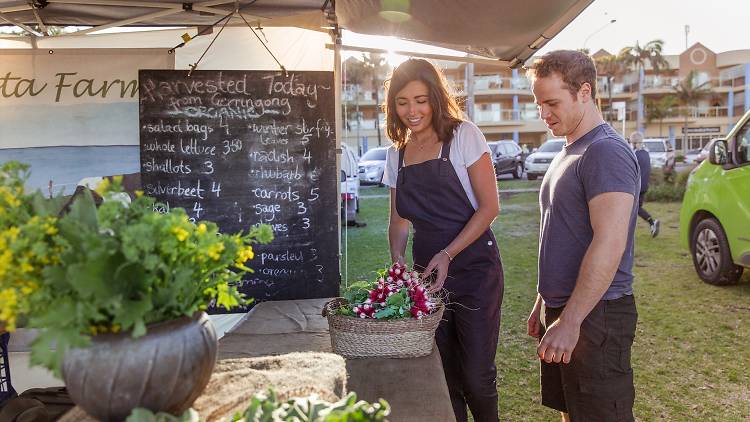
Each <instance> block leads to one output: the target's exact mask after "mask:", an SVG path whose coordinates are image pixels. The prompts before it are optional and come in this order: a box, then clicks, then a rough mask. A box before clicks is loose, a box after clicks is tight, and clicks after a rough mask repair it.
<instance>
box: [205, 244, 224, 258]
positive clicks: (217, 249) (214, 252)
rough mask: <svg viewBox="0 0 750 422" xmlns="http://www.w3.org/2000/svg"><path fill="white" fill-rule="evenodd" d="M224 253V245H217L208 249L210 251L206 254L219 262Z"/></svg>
mask: <svg viewBox="0 0 750 422" xmlns="http://www.w3.org/2000/svg"><path fill="white" fill-rule="evenodd" d="M222 251H224V244H223V243H215V244H213V245H211V246H209V247H208V251H207V252H206V254H207V255H208V256H209V257H210V258H211V259H213V260H214V261H218V260H219V259H220V258H221V252H222Z"/></svg>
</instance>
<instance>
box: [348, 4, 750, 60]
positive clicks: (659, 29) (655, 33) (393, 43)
mask: <svg viewBox="0 0 750 422" xmlns="http://www.w3.org/2000/svg"><path fill="white" fill-rule="evenodd" d="M550 1H554V0H550ZM612 19H615V20H616V22H614V23H610V21H611V20H612ZM685 25H689V26H690V30H689V32H688V46H691V45H693V44H694V43H696V42H701V43H702V44H703V45H705V46H706V47H708V48H709V49H711V50H712V51H714V52H716V53H721V52H724V51H730V50H742V49H750V0H710V1H705V0H595V1H594V2H593V3H592V4H591V5H590V6H589V7H588V8H586V9H585V10H584V11H583V12H582V13H581V14H580V15H578V17H577V18H576V19H574V20H573V21H572V22H571V23H570V24H569V25H568V26H567V27H565V29H563V30H562V31H561V32H560V33H559V34H558V35H557V36H556V37H554V38H553V39H552V40H551V41H549V42H548V43H547V44H546V45H545V46H544V47H543V48H542V49H541V50H540V54H544V53H545V52H548V51H551V50H557V49H578V48H583V47H584V44H585V47H586V48H588V49H589V51H591V52H592V53H593V52H596V51H598V50H599V49H600V48H604V49H605V50H607V51H609V52H610V53H616V52H618V51H620V49H622V48H623V47H627V46H631V45H635V43H636V41H638V42H639V43H640V44H641V45H643V44H644V43H646V42H649V41H651V40H654V39H661V40H663V41H664V54H680V53H681V52H683V51H684V50H685ZM344 44H354V45H360V46H365V47H374V48H383V49H387V50H407V51H425V48H423V47H420V46H419V45H417V44H414V43H409V42H405V41H399V40H397V39H395V38H392V37H370V36H363V35H359V34H353V33H345V34H344ZM428 51H429V52H430V53H437V54H451V55H454V54H456V53H455V52H451V51H450V50H445V49H436V48H435V49H433V48H430V49H429V50H428ZM352 54H354V55H357V56H359V55H360V53H352ZM389 61H390V62H394V61H395V62H397V61H398V59H396V58H395V57H392V58H391V59H390V60H389Z"/></svg>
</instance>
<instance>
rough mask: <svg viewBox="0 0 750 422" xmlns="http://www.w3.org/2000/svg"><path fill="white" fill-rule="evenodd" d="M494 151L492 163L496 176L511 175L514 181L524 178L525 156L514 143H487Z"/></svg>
mask: <svg viewBox="0 0 750 422" xmlns="http://www.w3.org/2000/svg"><path fill="white" fill-rule="evenodd" d="M487 145H489V147H490V150H492V162H493V163H494V164H495V175H496V176H497V177H500V175H502V174H507V173H511V174H512V175H513V178H514V179H520V178H521V176H523V160H524V158H525V157H524V154H523V151H522V150H521V147H520V146H518V144H517V143H515V142H514V141H494V142H487Z"/></svg>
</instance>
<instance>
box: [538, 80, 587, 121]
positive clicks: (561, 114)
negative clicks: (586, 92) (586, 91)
mask: <svg viewBox="0 0 750 422" xmlns="http://www.w3.org/2000/svg"><path fill="white" fill-rule="evenodd" d="M584 86H586V85H584ZM581 88H582V89H583V87H581ZM531 91H532V92H533V93H534V101H535V102H536V105H537V110H539V117H540V118H541V119H542V120H543V121H544V123H545V124H546V125H547V128H548V129H549V130H550V131H551V132H552V134H553V135H554V136H568V135H570V134H572V133H573V132H574V131H575V129H576V128H578V125H579V124H580V123H581V120H582V119H583V115H584V104H583V102H582V101H580V98H579V97H580V96H581V93H580V91H581V90H579V92H578V94H577V95H576V96H575V97H574V96H573V95H572V94H571V93H570V91H568V90H567V87H566V85H565V83H564V82H563V80H562V78H561V77H560V75H559V74H557V73H552V74H550V75H548V76H546V77H544V78H534V80H533V83H532V85H531Z"/></svg>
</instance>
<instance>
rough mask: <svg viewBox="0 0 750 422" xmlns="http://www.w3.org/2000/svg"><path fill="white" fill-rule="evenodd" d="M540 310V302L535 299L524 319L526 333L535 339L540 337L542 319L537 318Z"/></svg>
mask: <svg viewBox="0 0 750 422" xmlns="http://www.w3.org/2000/svg"><path fill="white" fill-rule="evenodd" d="M541 310H542V307H541V303H540V301H538V300H537V301H536V303H535V304H534V309H532V310H531V314H530V315H529V319H527V320H526V334H528V335H530V336H531V337H534V338H535V339H537V340H538V339H540V338H542V321H541V319H540V318H539V316H540V314H541Z"/></svg>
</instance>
